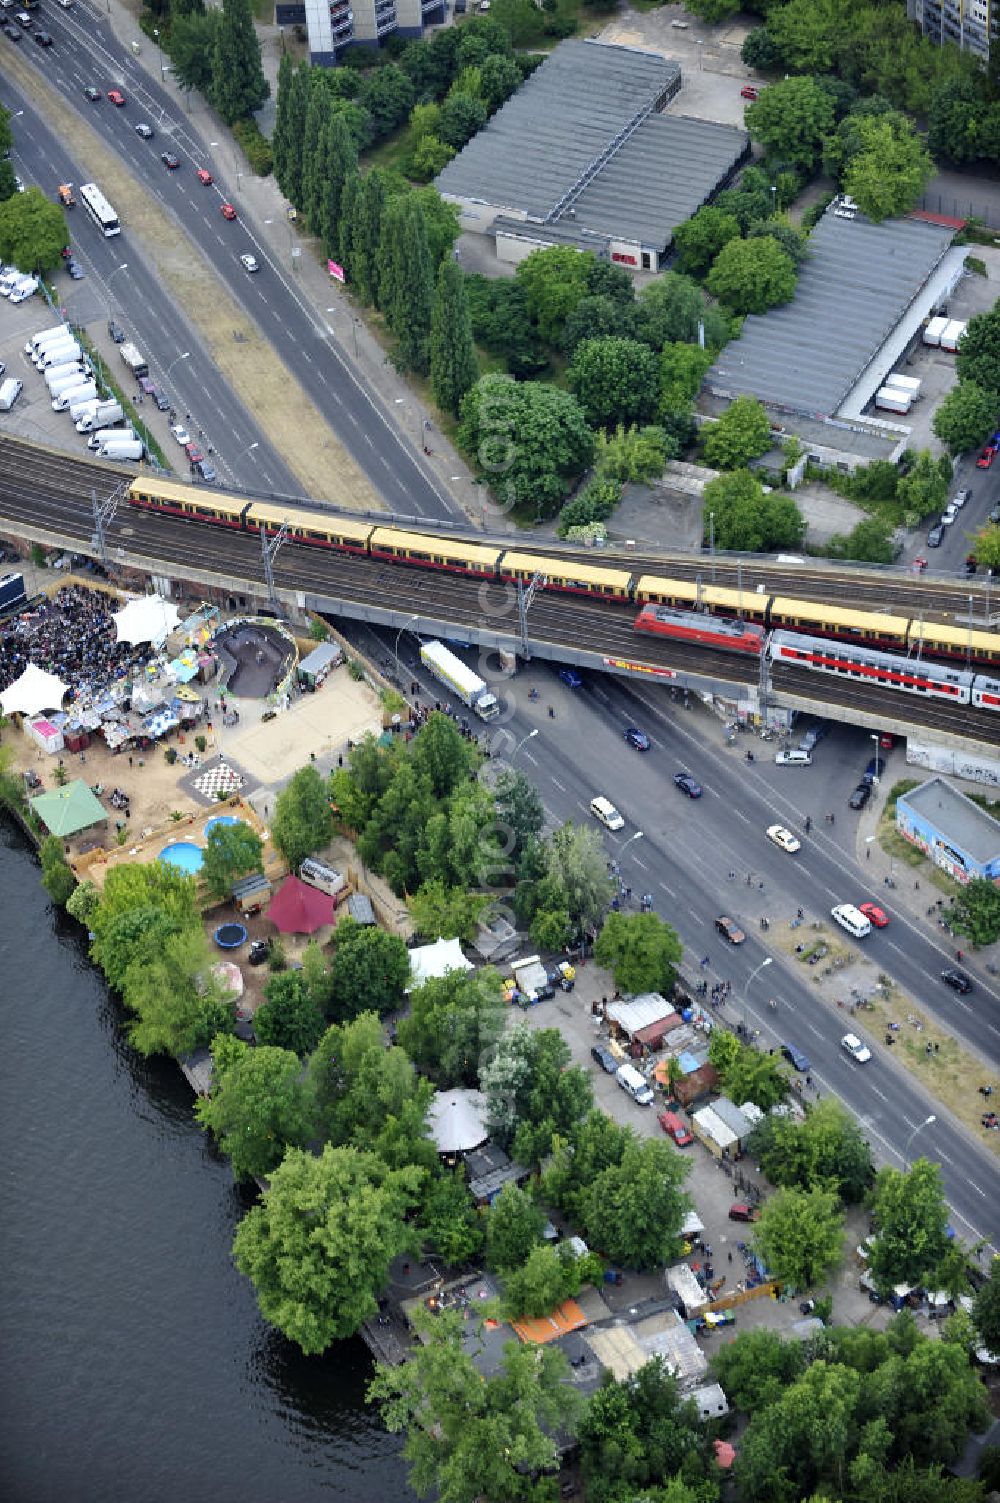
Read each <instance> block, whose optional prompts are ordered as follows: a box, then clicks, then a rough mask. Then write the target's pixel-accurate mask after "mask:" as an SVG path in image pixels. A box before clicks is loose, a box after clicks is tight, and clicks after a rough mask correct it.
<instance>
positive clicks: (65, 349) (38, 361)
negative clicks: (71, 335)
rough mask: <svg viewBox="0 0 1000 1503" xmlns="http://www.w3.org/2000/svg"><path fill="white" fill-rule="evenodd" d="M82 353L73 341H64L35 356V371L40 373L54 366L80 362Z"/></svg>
mask: <svg viewBox="0 0 1000 1503" xmlns="http://www.w3.org/2000/svg"><path fill="white" fill-rule="evenodd" d="M82 359H83V351H82V350H81V348H80V346H79V345H78V344H77V342H76V340H75V339H67V340H64V341H63V342H62V343H61V344H53V345H50V346H49V348H48V349H47V350H42V351H40V352H39V354H37V355H36V356H35V369H36V370H40V371H48V370H51V369H52V367H53V366H54V365H66V364H67V363H68V362H69V361H70V360H82Z"/></svg>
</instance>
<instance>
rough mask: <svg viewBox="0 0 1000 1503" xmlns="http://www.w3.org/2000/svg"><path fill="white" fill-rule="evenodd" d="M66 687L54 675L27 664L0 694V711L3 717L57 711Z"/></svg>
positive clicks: (60, 705) (32, 664)
mask: <svg viewBox="0 0 1000 1503" xmlns="http://www.w3.org/2000/svg"><path fill="white" fill-rule="evenodd" d="M67 687H68V685H66V684H64V683H63V681H62V679H61V678H58V677H57V676H56V675H55V674H54V673H46V672H45V670H44V668H36V667H35V665H34V663H29V664H28V666H27V668H25V670H24V672H23V673H22V674H21V677H20V678H16V679H15V680H14V682H13V683H12V684H11V685H10V686H9V687H8V688H6V689H5V690H4V691H3V693H2V694H0V709H2V710H3V713H4V714H5V715H39V714H41V712H42V710H58V709H60V708H61V707H62V702H63V696H64V695H65V693H66V689H67Z"/></svg>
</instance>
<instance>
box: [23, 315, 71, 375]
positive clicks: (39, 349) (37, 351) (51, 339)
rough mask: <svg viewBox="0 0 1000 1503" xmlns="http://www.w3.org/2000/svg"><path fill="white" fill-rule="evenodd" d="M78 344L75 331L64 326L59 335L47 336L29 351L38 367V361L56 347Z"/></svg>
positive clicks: (66, 325)
mask: <svg viewBox="0 0 1000 1503" xmlns="http://www.w3.org/2000/svg"><path fill="white" fill-rule="evenodd" d="M76 343H77V337H76V335H75V334H74V333H73V330H72V329H71V328H70V327H69V325H68V324H64V325H63V327H62V328H61V329H60V330H59V333H58V334H47V335H46V336H45V338H44V339H42V340H39V342H38V344H36V345H32V347H31V349H30V350H29V351H28V354H29V355H30V356H31V358H32V360H34V362H35V364H36V365H37V363H38V361H39V360H41V359H42V358H43V356H44V355H45V354H46V352H47V351H48V350H51V349H53V348H54V347H55V346H56V345H60V344H76Z"/></svg>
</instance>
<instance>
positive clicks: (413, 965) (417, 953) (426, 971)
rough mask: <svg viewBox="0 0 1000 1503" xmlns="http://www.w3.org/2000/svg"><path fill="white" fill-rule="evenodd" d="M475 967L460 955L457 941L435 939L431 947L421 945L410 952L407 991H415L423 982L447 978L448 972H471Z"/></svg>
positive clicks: (460, 947)
mask: <svg viewBox="0 0 1000 1503" xmlns="http://www.w3.org/2000/svg"><path fill="white" fill-rule="evenodd" d="M474 969H475V967H474V966H473V964H472V962H471V961H469V960H466V958H465V956H464V955H463V954H462V946H461V943H460V942H459V941H458V940H457V939H436V940H435V941H434V943H433V944H432V945H421V946H419V947H418V948H417V949H416V950H411V951H410V985H409V987H408V988H407V990H409V991H416V989H417V987H418V986H423V984H424V982H425V981H436V980H437V978H438V977H439V976H447V974H448V972H449V971H472V970H474Z"/></svg>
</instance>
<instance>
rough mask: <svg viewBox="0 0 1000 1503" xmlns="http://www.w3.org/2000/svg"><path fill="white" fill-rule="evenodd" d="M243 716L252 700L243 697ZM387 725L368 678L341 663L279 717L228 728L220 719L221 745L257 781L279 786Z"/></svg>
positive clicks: (216, 730)
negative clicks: (354, 675)
mask: <svg viewBox="0 0 1000 1503" xmlns="http://www.w3.org/2000/svg"><path fill="white" fill-rule="evenodd" d="M238 703H239V707H240V714H241V717H243V716H244V715H245V711H246V707H247V705H248V701H247V700H240V701H238ZM381 728H382V720H381V706H380V705H379V701H378V699H377V697H376V695H375V694H374V693H373V692H372V690H371V689H370V688H369V687H368V685H367V684H366V683H364V682H363V681H356V680H354V679H352V678H351V677H350V675H349V674H348V672H347V670H346V669H345V668H338V669H337V670H336V671H335V672H334V673H333V674H332V676H331V677H330V678H328V679H327V680H326V682H325V683H324V684H323V685H322V687H321V688H319V689H318V690H317V691H316V693H315V694H303V695H302V696H301V698H300V699H297V700H296V701H295V703H294V704H293V705H292V706H291V708H290V709H288V710H286V711H284V712H283V713H282V714H281V715H279V716H278V717H277V719H275V720H268V721H264V722H261V721H260V720H259V719H257V720H256V721H255V723H249V721H248V720H247V719H244V718H241V722H240V724H239V725H238V726H232V727H227V728H226V729H225V730H223V729H222V727H221V726H220V725H218V724H217V723H216V724H215V735H216V737H217V738H221V740H220V741H219V743H218V744H220V746H221V750H222V753H223V755H224V757H225V759H226V760H227V761H228V762H231V763H236V764H238V766H239V768H240V770H241V771H242V772H244V773H246V775H247V777H248V778H249V779H250V780H251V786H252V785H253V784H264V785H266V786H267V787H269V788H270V787H275V786H278V785H280V784H281V783H283V782H285V781H286V779H288V778H290V777H291V775H292V773H294V772H296V771H297V770H298V768H300V767H302V766H303V765H304V763H306V762H308V761H309V757H310V753H315V756H316V758H317V760H318V759H319V758H321V757H329V756H330V755H331V753H335V752H337V751H339V749H340V748H341V747H343V746H344V745H345V744H346V742H347V741H349V740H350V741H360V740H361V739H362V737H364V736H365V735H367V734H368V732H372V733H373V734H374V735H376V736H377V735H378V734H379V732H380V731H381Z"/></svg>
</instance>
